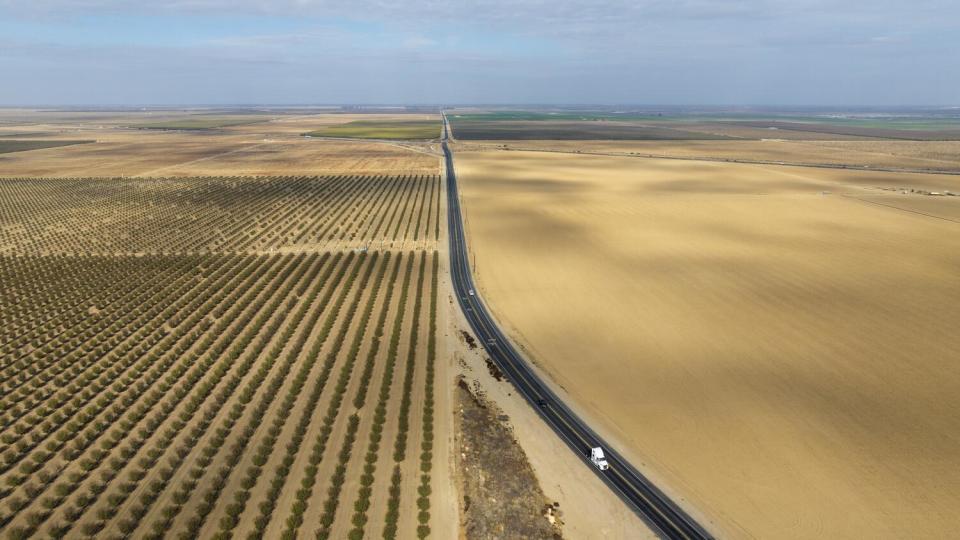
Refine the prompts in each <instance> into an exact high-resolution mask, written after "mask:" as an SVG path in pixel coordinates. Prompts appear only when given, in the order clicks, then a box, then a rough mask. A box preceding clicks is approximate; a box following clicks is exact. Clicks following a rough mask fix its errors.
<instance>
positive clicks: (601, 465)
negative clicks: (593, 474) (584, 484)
mask: <svg viewBox="0 0 960 540" xmlns="http://www.w3.org/2000/svg"><path fill="white" fill-rule="evenodd" d="M590 461H591V462H592V463H593V466H594V467H596V468H598V469H600V470H601V471H605V470H607V469H609V468H610V464H609V463H607V458H606V457H604V455H603V448H600V447H599V446H598V447H596V448H591V449H590Z"/></svg>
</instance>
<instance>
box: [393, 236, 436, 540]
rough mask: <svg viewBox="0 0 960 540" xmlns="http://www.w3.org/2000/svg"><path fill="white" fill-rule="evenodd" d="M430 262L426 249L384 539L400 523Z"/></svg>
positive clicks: (406, 374)
mask: <svg viewBox="0 0 960 540" xmlns="http://www.w3.org/2000/svg"><path fill="white" fill-rule="evenodd" d="M426 264H427V254H426V252H421V254H420V271H419V273H418V276H417V295H416V297H415V300H414V304H413V320H412V322H413V325H412V326H413V328H412V329H411V331H410V346H409V347H408V349H407V363H406V370H405V373H404V377H403V390H402V394H401V397H400V413H399V419H398V425H397V436H396V439H395V440H394V444H393V461H394V463H395V465H394V471H393V475H392V476H391V478H390V493H389V498H388V499H387V513H386V516H385V518H384V520H385V522H386V524H385V526H384V530H383V538H384V539H385V540H393V539H395V538H396V536H397V527H398V522H399V520H400V482H401V480H402V478H401V473H400V463H401V462H402V461H404V460H405V459H406V451H407V434H408V432H409V430H410V405H411V396H412V393H413V374H414V369H415V367H416V359H417V343H418V340H419V333H420V332H419V329H420V315H421V311H422V308H423V282H424V274H425V270H426Z"/></svg>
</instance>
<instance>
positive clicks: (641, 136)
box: [449, 115, 731, 141]
mask: <svg viewBox="0 0 960 540" xmlns="http://www.w3.org/2000/svg"><path fill="white" fill-rule="evenodd" d="M449 118H450V121H451V123H452V124H453V133H454V135H455V136H456V138H457V139H460V140H465V141H469V140H500V139H505V140H544V139H550V140H639V141H644V140H651V141H661V140H665V141H673V140H679V141H683V140H716V139H730V138H731V137H729V136H726V135H722V134H716V133H709V132H706V131H693V130H687V129H677V128H675V127H673V126H672V125H670V126H664V125H650V124H649V123H645V122H644V123H636V122H625V121H624V122H621V121H597V120H588V121H561V120H550V121H512V120H495V121H486V120H463V119H458V118H457V116H456V115H450V117H449Z"/></svg>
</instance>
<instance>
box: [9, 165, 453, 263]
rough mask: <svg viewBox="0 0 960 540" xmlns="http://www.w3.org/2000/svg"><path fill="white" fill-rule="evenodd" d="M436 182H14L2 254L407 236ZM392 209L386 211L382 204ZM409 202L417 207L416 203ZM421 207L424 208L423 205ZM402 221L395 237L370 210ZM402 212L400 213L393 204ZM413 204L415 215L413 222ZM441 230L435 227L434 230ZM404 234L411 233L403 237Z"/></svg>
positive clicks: (239, 248)
mask: <svg viewBox="0 0 960 540" xmlns="http://www.w3.org/2000/svg"><path fill="white" fill-rule="evenodd" d="M437 181H438V179H437V177H436V176H412V177H411V176H406V177H369V176H366V177H358V176H349V177H324V178H306V177H300V178H292V177H274V178H243V179H238V178H198V179H191V181H190V182H189V183H184V182H183V181H182V180H180V179H175V178H169V179H164V178H157V179H149V180H147V179H102V178H101V179H83V180H71V181H64V180H61V179H39V180H38V179H30V180H29V181H28V180H26V179H13V180H8V181H5V182H4V184H3V185H2V186H0V199H2V200H4V201H5V202H7V203H8V204H7V205H5V209H4V210H5V211H4V212H3V213H2V214H0V255H2V254H4V253H7V254H53V253H69V254H134V253H154V254H177V253H209V252H235V253H241V252H257V251H265V250H270V249H275V248H278V247H282V246H288V245H296V244H316V243H318V242H323V241H326V240H333V239H337V238H339V239H341V240H343V239H347V238H350V239H358V238H359V239H366V240H386V239H388V237H389V239H392V240H397V239H399V238H400V237H401V235H400V227H401V223H405V224H406V230H407V234H409V232H410V229H411V225H412V223H413V222H414V221H416V226H415V229H416V231H417V232H415V233H414V234H415V235H416V236H419V229H420V226H421V223H420V222H421V218H422V213H423V212H422V208H423V205H424V204H426V203H427V202H428V201H427V189H426V188H427V185H428V184H429V185H430V197H429V199H430V200H429V203H430V209H429V211H428V212H427V221H428V222H427V223H426V224H424V225H423V226H424V227H428V226H429V220H430V218H431V216H433V217H434V221H435V222H436V221H439V220H438V218H439V211H438V210H439V208H438V207H437V211H436V212H434V199H433V197H432V194H433V187H432V185H433V184H435V183H436V182H437ZM387 198H390V199H391V200H392V202H391V203H390V204H388V205H386V206H385V207H384V205H382V204H381V203H380V202H376V201H380V200H381V199H387ZM411 199H413V202H412V204H411ZM420 199H422V201H420V202H419V203H418V202H417V201H419V200H420ZM372 205H376V206H379V207H380V208H379V212H380V213H381V215H385V214H387V213H388V212H390V213H392V214H394V215H397V219H396V220H395V221H394V220H393V219H392V218H391V219H390V220H389V221H390V222H394V223H395V225H394V228H393V231H392V234H390V233H389V232H387V231H386V230H384V231H383V232H382V233H381V232H380V227H379V226H374V225H373V222H372V220H368V219H367V218H368V217H370V212H369V208H368V206H372ZM399 206H402V210H399V211H398V209H397V207H399ZM417 207H419V208H420V212H419V214H418V215H414V212H415V211H416V209H417ZM435 227H436V225H435ZM381 234H382V235H383V236H380V235H381ZM403 236H406V235H403Z"/></svg>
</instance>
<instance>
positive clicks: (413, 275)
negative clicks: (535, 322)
mask: <svg viewBox="0 0 960 540" xmlns="http://www.w3.org/2000/svg"><path fill="white" fill-rule="evenodd" d="M0 192H2V196H0V200H2V201H3V204H2V205H0V231H2V235H3V240H2V244H3V248H2V249H0V283H2V284H3V294H2V295H0V321H2V324H0V328H2V330H0V378H2V380H0V385H2V386H0V387H2V389H3V392H2V393H0V536H2V537H4V538H26V537H34V536H36V537H57V538H60V537H69V538H85V537H97V538H114V537H134V538H195V537H201V538H213V537H221V538H222V537H230V536H236V537H253V538H277V537H281V536H282V537H295V536H302V537H305V536H311V537H316V538H348V537H349V538H361V537H368V538H386V539H390V538H417V537H420V538H423V537H426V536H428V535H429V534H430V533H431V526H433V525H434V524H436V523H437V522H438V521H439V522H441V523H445V522H449V520H450V519H451V516H450V515H449V514H450V513H451V512H450V511H449V510H447V508H448V507H449V504H450V503H449V501H447V500H443V501H440V500H437V496H436V495H434V486H435V485H436V481H435V479H434V478H433V476H432V472H433V471H434V465H435V461H437V460H439V459H441V458H434V444H435V441H436V442H437V444H440V442H441V441H442V437H445V436H446V435H445V434H442V435H440V436H437V435H435V427H437V426H438V422H439V421H438V420H436V419H435V417H434V404H435V400H434V395H435V391H434V385H435V382H434V381H435V379H436V370H437V369H440V368H438V367H435V366H438V360H437V356H438V349H437V324H436V313H437V309H438V308H437V304H438V294H439V293H438V275H439V272H438V268H439V258H440V254H439V252H438V250H437V248H438V239H439V234H440V220H441V219H442V216H441V215H440V202H439V201H440V200H441V194H440V179H439V178H438V177H437V176H436V175H399V176H362V175H355V176H350V175H344V176H324V177H266V178H242V177H227V178H224V177H207V178H167V177H160V178H137V179H130V178H92V179H78V178H43V179H37V178H29V179H13V178H6V179H2V180H0ZM361 248H362V249H361ZM441 448H445V447H443V446H441ZM440 455H442V456H444V458H443V459H445V456H446V454H445V453H441V454H440ZM443 480H444V481H445V479H443ZM437 509H439V510H437ZM432 511H439V512H442V514H441V515H440V516H439V517H438V516H434V515H432V514H431V512H432ZM442 530H446V529H442Z"/></svg>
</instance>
